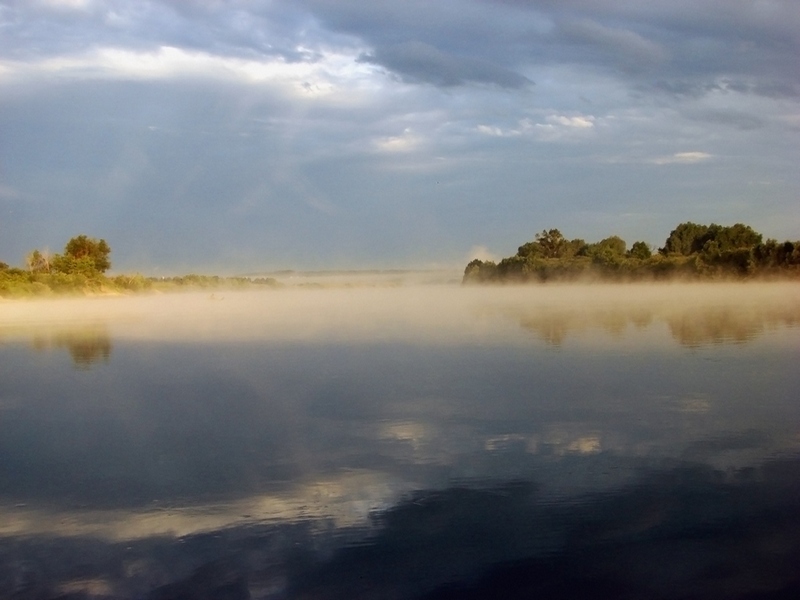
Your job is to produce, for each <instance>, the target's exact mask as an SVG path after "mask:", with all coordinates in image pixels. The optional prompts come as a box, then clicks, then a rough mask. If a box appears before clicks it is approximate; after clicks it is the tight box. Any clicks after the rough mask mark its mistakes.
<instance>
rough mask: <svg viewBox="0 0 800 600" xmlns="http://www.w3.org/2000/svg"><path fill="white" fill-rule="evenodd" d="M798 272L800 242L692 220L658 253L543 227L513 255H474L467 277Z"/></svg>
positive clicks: (483, 279) (660, 276)
mask: <svg viewBox="0 0 800 600" xmlns="http://www.w3.org/2000/svg"><path fill="white" fill-rule="evenodd" d="M761 275H763V276H787V275H790V276H795V277H800V242H790V241H786V242H784V243H782V244H779V243H778V242H777V241H775V240H767V241H766V242H762V235H761V234H760V233H758V232H756V231H754V230H753V228H752V227H750V226H749V225H744V224H742V223H736V224H735V225H730V226H724V225H717V224H715V223H712V224H711V225H701V224H697V223H692V222H690V221H688V222H685V223H681V224H679V225H678V226H677V227H675V229H673V230H672V231H671V232H670V234H669V236H668V237H667V239H666V241H665V242H664V246H663V247H662V248H660V249H659V251H658V254H655V255H654V254H653V252H652V250H651V248H650V246H649V245H648V244H647V243H645V242H643V241H637V242H634V244H633V245H632V246H631V248H630V250H628V249H627V243H626V242H625V240H623V239H622V238H621V237H619V236H617V235H612V236H609V237H607V238H605V239H603V240H600V241H599V242H595V243H590V244H587V243H586V242H584V240H582V239H574V240H568V239H567V238H566V237H564V235H563V234H562V233H561V231H559V230H558V229H549V230H547V229H544V230H542V231H541V233H537V234H536V235H535V236H534V239H533V241H530V242H527V243H525V244H523V245H522V246H520V247H519V248H518V250H517V253H516V254H515V255H514V256H510V257H508V258H504V259H502V260H501V261H500V262H499V263H497V264H495V263H493V262H484V261H481V260H473V261H472V262H470V263H469V265H467V268H466V269H465V271H464V281H465V282H492V281H548V280H565V279H577V278H586V277H589V278H601V279H617V280H619V279H622V280H625V279H648V278H649V279H663V278H667V277H688V278H715V277H754V276H761Z"/></svg>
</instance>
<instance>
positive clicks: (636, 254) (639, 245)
mask: <svg viewBox="0 0 800 600" xmlns="http://www.w3.org/2000/svg"><path fill="white" fill-rule="evenodd" d="M628 256H630V257H631V258H638V259H639V260H647V259H648V258H650V257H651V256H653V251H652V250H650V245H649V244H647V243H645V242H633V246H631V249H630V250H629V251H628Z"/></svg>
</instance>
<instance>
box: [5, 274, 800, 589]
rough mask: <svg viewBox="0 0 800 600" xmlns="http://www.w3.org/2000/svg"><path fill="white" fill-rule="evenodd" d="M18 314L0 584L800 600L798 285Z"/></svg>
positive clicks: (242, 301)
mask: <svg viewBox="0 0 800 600" xmlns="http://www.w3.org/2000/svg"><path fill="white" fill-rule="evenodd" d="M0 314H1V315H2V316H0V597H1V598H25V599H28V598H31V599H33V598H36V599H50V598H125V599H128V598H137V599H138V598H148V599H151V598H152V599H156V598H157V599H173V598H174V599H177V598H231V599H239V598H489V597H504V598H528V597H541V598H583V597H590V596H591V597H593V598H605V597H612V598H616V597H618V598H704V599H705V598H745V597H746V598H797V597H800V368H798V367H799V365H800V360H798V359H800V286H797V285H788V284H780V285H778V284H773V285H762V286H755V285H722V284H720V285H716V286H699V285H695V286H691V285H690V286H657V287H640V286H617V287H614V286H611V287H605V286H595V287H570V286H563V287H530V288H508V289H465V288H461V287H458V286H452V287H448V286H427V287H425V286H423V287H400V288H386V287H376V288H366V287H364V288H353V289H347V288H342V289H335V290H324V289H296V290H272V291H264V292H259V293H238V294H237V293H232V292H226V293H219V292H216V293H215V294H213V295H211V294H193V295H186V296H155V297H147V298H136V299H131V298H120V299H117V298H103V299H93V300H59V301H48V302H6V303H3V304H0Z"/></svg>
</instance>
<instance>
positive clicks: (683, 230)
mask: <svg viewBox="0 0 800 600" xmlns="http://www.w3.org/2000/svg"><path fill="white" fill-rule="evenodd" d="M707 232H708V226H706V225H698V224H697V223H692V222H686V223H681V224H680V225H678V226H677V227H676V228H675V229H673V230H672V231H671V232H670V234H669V237H668V238H667V241H666V242H665V243H664V247H663V248H661V249H660V250H659V252H661V254H682V255H684V256H689V255H690V254H694V253H695V252H700V250H702V248H703V243H705V240H703V236H704V235H705V234H706V233H707ZM701 240H702V241H701Z"/></svg>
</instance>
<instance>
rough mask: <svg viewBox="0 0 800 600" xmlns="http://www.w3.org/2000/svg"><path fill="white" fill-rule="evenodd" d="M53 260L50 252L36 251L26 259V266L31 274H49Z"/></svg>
mask: <svg viewBox="0 0 800 600" xmlns="http://www.w3.org/2000/svg"><path fill="white" fill-rule="evenodd" d="M50 263H51V258H50V256H49V254H48V252H46V251H45V252H41V251H39V250H34V251H33V252H31V253H30V254H28V256H26V257H25V264H26V265H27V267H28V270H29V271H30V272H31V273H49V272H50Z"/></svg>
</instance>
